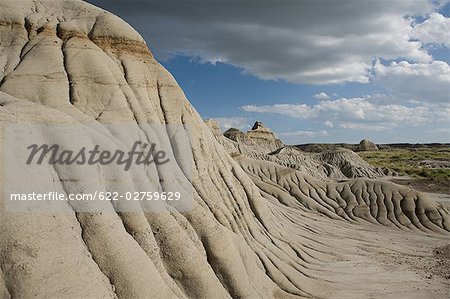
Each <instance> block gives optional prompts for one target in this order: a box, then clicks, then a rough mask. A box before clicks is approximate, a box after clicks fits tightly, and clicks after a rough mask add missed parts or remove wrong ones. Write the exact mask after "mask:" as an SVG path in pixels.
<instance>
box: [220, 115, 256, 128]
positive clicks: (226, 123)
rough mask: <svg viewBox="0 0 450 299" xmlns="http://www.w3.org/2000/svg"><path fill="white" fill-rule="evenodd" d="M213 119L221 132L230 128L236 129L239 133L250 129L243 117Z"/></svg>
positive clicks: (247, 121)
mask: <svg viewBox="0 0 450 299" xmlns="http://www.w3.org/2000/svg"><path fill="white" fill-rule="evenodd" d="M213 119H214V120H215V121H217V123H218V124H219V126H220V129H221V130H222V131H225V130H228V129H230V128H236V129H239V130H241V131H246V130H248V129H250V127H251V126H250V123H249V120H248V119H247V118H245V117H216V118H213Z"/></svg>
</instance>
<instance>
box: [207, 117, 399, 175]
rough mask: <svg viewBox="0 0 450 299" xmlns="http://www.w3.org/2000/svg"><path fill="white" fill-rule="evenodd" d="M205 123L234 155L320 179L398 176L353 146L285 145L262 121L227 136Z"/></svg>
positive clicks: (231, 132)
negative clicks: (312, 148)
mask: <svg viewBox="0 0 450 299" xmlns="http://www.w3.org/2000/svg"><path fill="white" fill-rule="evenodd" d="M205 124H206V125H207V126H208V127H209V128H210V130H211V132H212V133H213V135H214V136H215V137H216V139H217V141H219V143H220V144H222V145H223V146H224V147H225V148H226V149H227V150H228V152H229V153H230V154H232V155H234V156H236V153H239V154H243V155H245V156H247V157H250V158H254V159H257V160H265V161H271V162H274V163H277V164H279V165H281V166H285V167H289V168H293V169H296V170H299V171H301V172H303V173H305V174H307V175H310V176H312V177H314V178H317V179H320V180H328V179H333V180H343V179H353V178H371V179H376V178H381V177H383V176H386V175H396V173H395V172H393V171H392V170H390V169H387V168H383V169H382V168H376V167H372V166H371V165H369V164H368V163H367V162H365V161H364V160H363V159H362V158H361V157H359V156H358V155H357V154H356V153H355V152H353V151H351V150H349V149H345V148H337V149H330V150H324V151H322V152H320V153H307V152H304V151H302V150H300V149H298V148H297V147H296V146H288V145H285V144H283V143H282V142H281V140H279V139H278V138H277V137H276V136H275V134H274V133H273V132H272V131H271V130H270V129H269V128H267V127H265V126H264V125H263V124H262V123H261V122H259V121H257V122H256V123H255V124H254V125H253V127H252V129H251V130H249V131H248V132H246V133H244V132H242V131H240V130H238V129H236V128H230V129H228V130H227V131H225V132H224V133H223V135H222V134H221V133H220V129H219V125H218V124H217V123H216V122H215V121H214V120H213V119H209V120H207V121H205ZM224 137H226V138H224Z"/></svg>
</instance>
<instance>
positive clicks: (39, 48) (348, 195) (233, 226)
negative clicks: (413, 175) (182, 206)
mask: <svg viewBox="0 0 450 299" xmlns="http://www.w3.org/2000/svg"><path fill="white" fill-rule="evenodd" d="M0 33H1V35H0V37H1V46H0V66H1V67H0V79H1V85H0V120H1V124H2V127H4V126H5V125H6V124H8V123H15V122H21V121H28V122H30V121H35V122H39V123H61V122H62V123H76V124H92V123H95V124H97V125H100V127H101V128H102V129H100V130H99V131H93V130H89V129H86V130H85V135H83V136H81V137H80V138H82V139H83V140H86V141H87V142H91V143H95V142H96V143H102V144H105V146H107V147H109V148H110V149H111V150H114V149H116V148H119V147H123V146H127V144H129V142H128V141H129V139H133V138H134V140H142V141H147V142H149V143H150V142H151V141H152V140H153V141H154V140H155V139H157V140H158V141H159V142H162V143H165V144H169V145H170V146H171V148H172V153H171V154H172V155H173V156H174V157H175V158H177V157H178V155H179V153H178V147H177V144H176V143H177V139H176V138H174V136H175V135H176V134H177V132H168V134H166V135H165V136H161V135H158V134H156V133H155V132H151V131H148V130H146V129H145V128H144V127H143V125H145V124H178V125H189V126H190V127H191V129H190V130H189V131H188V132H189V133H188V134H189V136H183V137H184V138H188V139H189V140H190V143H191V147H192V168H193V169H192V179H190V184H192V187H193V198H194V202H193V208H192V209H191V210H190V211H187V212H177V211H174V210H168V211H166V212H160V213H156V212H155V213H150V212H144V211H142V212H133V213H123V212H120V213H116V212H115V211H116V210H117V207H115V206H114V205H112V204H111V206H110V211H108V212H103V213H89V212H85V213H81V212H74V211H73V208H74V207H73V206H71V205H70V204H67V212H64V213H11V212H8V211H6V209H5V206H4V205H0V266H1V275H0V298H9V297H12V298H29V297H38V298H62V297H67V298H70V297H71V298H74V297H78V298H80V297H89V298H94V297H95V298H113V297H120V298H175V297H178V298H185V297H189V298H229V297H233V298H290V297H292V298H294V297H311V298H349V297H350V298H362V297H370V296H378V297H384V296H386V295H389V296H394V297H395V296H403V297H409V296H413V295H414V296H418V297H417V298H424V297H431V296H432V295H433V296H435V298H445V297H446V294H445V292H446V291H447V290H446V284H445V281H441V280H439V279H436V280H434V281H433V282H432V283H429V282H428V281H426V280H425V279H423V278H421V276H420V275H419V274H417V273H414V272H413V271H411V270H410V269H409V268H407V267H406V266H399V265H396V264H393V265H389V264H387V263H386V261H385V260H383V259H381V258H379V257H377V253H380V252H382V253H386V254H391V253H392V254H399V255H401V256H412V255H414V256H417V257H418V258H426V257H428V256H429V255H430V254H431V250H432V248H434V247H437V246H439V245H444V244H446V243H448V240H449V239H448V238H449V234H450V233H449V231H450V215H449V210H448V208H445V207H441V206H439V205H438V204H436V203H434V202H433V201H432V200H431V199H428V198H427V197H426V196H425V195H422V194H418V193H416V192H415V191H412V190H411V189H407V188H405V187H401V186H398V185H395V184H392V183H388V182H382V181H377V180H366V179H355V180H349V181H345V182H340V183H334V182H322V181H320V180H317V179H314V178H312V177H309V176H307V175H304V174H302V173H301V172H299V171H296V170H293V169H291V168H286V167H283V166H280V165H277V164H275V163H273V162H267V161H260V160H254V159H251V158H247V157H244V156H234V157H231V155H230V154H229V153H228V152H227V151H226V150H225V148H224V147H223V146H222V145H221V144H220V143H219V142H218V141H217V140H216V138H215V137H214V135H213V134H212V133H211V132H210V130H209V129H208V128H207V127H206V125H205V124H204V122H203V120H202V119H201V117H200V116H199V114H198V113H197V112H196V111H195V110H194V108H193V107H192V106H191V105H190V104H189V102H188V101H187V99H186V98H185V96H184V94H183V92H182V90H181V89H180V88H179V86H178V85H177V83H176V81H175V80H174V78H173V77H172V76H171V75H170V74H169V73H168V72H167V71H166V70H165V69H164V68H163V67H162V66H161V65H160V64H159V63H158V62H157V61H156V60H155V59H154V58H153V56H152V55H151V53H150V51H149V50H148V48H147V46H146V45H145V42H144V41H143V39H142V38H141V37H140V35H139V34H138V33H136V32H135V31H134V30H133V29H132V28H131V27H130V26H129V25H127V24H126V23H125V22H124V21H122V20H121V19H119V18H118V17H116V16H113V15H112V14H110V13H107V12H104V11H103V10H100V9H98V8H95V7H94V6H92V5H89V4H86V3H85V2H82V1H77V0H71V1H69V0H63V1H56V0H55V1H51V0H42V1H38V0H34V1H33V0H29V1H28V0H20V1H13V0H7V1H2V5H1V7H0ZM150 42H151V41H150ZM116 122H125V123H128V124H132V125H133V126H135V131H133V132H132V133H131V135H129V134H128V133H127V134H123V133H120V132H110V131H108V127H107V125H108V124H111V123H116ZM40 138H41V140H42V141H44V142H51V141H54V140H59V142H62V143H64V142H69V141H67V140H66V139H65V138H64V136H46V135H45V132H42V136H41V137H40ZM2 148H3V146H2ZM175 161H177V162H178V163H176V164H173V165H171V167H173V169H171V171H173V172H176V173H178V174H179V176H180V177H183V175H184V172H183V171H184V169H183V167H184V166H183V165H181V164H182V163H181V162H180V160H179V159H178V160H175ZM3 163H4V161H2V164H3ZM106 171H107V169H106V168H104V167H99V169H98V176H102V175H103V174H104V172H106ZM165 171H166V170H165V169H163V168H157V167H156V166H152V167H149V168H148V169H146V170H145V171H142V172H136V173H134V174H133V175H134V176H137V177H142V178H146V177H147V176H149V177H150V175H152V174H157V175H159V176H164V172H165ZM71 174H72V175H74V176H75V177H76V178H79V179H80V180H82V178H83V177H84V176H85V175H86V174H85V173H83V171H81V170H80V169H78V168H77V166H76V165H72V168H71ZM64 175H65V173H62V172H61V170H60V169H58V168H57V167H54V168H52V167H49V169H48V173H45V174H42V177H41V178H39V179H40V180H42V182H43V184H48V186H53V182H54V178H59V179H58V180H57V187H56V188H58V190H61V192H68V191H70V189H71V188H80V189H82V188H83V186H73V184H72V185H69V184H66V183H65V181H64V180H63V178H64ZM116 175H117V179H118V180H121V181H124V182H125V183H123V185H121V184H113V183H111V182H108V181H106V182H105V183H104V184H103V186H102V188H103V189H104V190H109V191H115V190H122V189H124V188H127V190H130V191H132V190H140V189H145V188H146V186H145V183H142V182H138V181H133V179H132V177H131V174H127V173H125V172H117V174H116ZM3 176H8V173H3ZM34 179H36V178H34V177H32V176H31V175H30V174H28V173H27V171H26V169H24V170H23V181H24V182H27V181H32V180H34ZM184 179H187V178H184ZM2 181H3V179H2ZM142 181H145V180H142ZM2 186H3V184H2ZM147 187H148V186H147ZM157 187H160V188H163V186H157ZM3 188H4V186H3V187H2V190H3ZM143 210H144V209H143ZM447 286H448V285H447ZM410 298H411V297H410Z"/></svg>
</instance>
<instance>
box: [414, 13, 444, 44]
mask: <svg viewBox="0 0 450 299" xmlns="http://www.w3.org/2000/svg"><path fill="white" fill-rule="evenodd" d="M412 36H413V37H415V38H417V39H418V40H420V41H421V42H422V43H424V44H440V45H444V46H446V47H449V48H450V18H447V17H445V16H443V15H441V14H439V13H436V12H433V13H431V15H430V17H429V18H428V19H427V20H425V21H424V22H422V23H419V24H417V25H415V26H414V30H413V32H412Z"/></svg>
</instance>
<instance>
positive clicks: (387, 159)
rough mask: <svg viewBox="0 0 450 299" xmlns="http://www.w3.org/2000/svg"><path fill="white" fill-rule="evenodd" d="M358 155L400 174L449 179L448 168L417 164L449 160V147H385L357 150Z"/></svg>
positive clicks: (375, 164) (449, 169) (449, 171)
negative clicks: (368, 150)
mask: <svg viewBox="0 0 450 299" xmlns="http://www.w3.org/2000/svg"><path fill="white" fill-rule="evenodd" d="M358 155H359V156H360V157H361V158H363V159H364V160H366V161H367V162H368V163H369V164H371V165H373V166H375V167H387V168H390V169H392V170H395V171H397V172H398V173H399V174H400V175H409V176H412V177H416V178H428V179H432V180H438V181H442V180H444V181H445V180H447V181H448V180H450V168H439V169H430V168H427V167H424V166H421V165H419V163H420V162H421V161H423V160H438V161H450V148H418V149H414V150H410V149H385V150H380V151H370V152H358Z"/></svg>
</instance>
